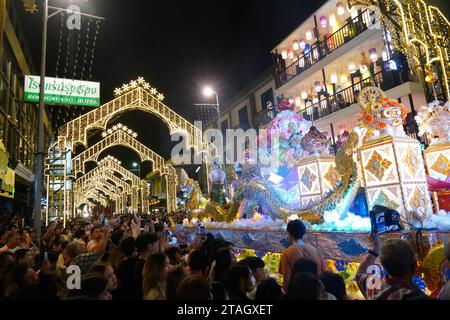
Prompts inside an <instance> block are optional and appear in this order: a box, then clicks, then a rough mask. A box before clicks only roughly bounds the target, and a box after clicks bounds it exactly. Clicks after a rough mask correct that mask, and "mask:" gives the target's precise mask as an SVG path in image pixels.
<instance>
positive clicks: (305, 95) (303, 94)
mask: <svg viewBox="0 0 450 320" xmlns="http://www.w3.org/2000/svg"><path fill="white" fill-rule="evenodd" d="M302 99H303V100H306V99H308V93H307V92H306V91H303V92H302Z"/></svg>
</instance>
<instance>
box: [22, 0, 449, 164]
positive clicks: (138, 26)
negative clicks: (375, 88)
mask: <svg viewBox="0 0 450 320" xmlns="http://www.w3.org/2000/svg"><path fill="white" fill-rule="evenodd" d="M18 2H19V1H18ZM49 2H50V5H56V6H63V7H64V6H67V5H68V4H70V3H71V2H72V3H76V4H79V5H80V7H81V9H82V12H85V13H90V14H95V15H99V16H103V17H105V18H106V19H107V20H106V21H104V22H102V24H101V27H100V32H99V37H98V42H97V46H96V51H95V59H94V65H93V70H92V74H93V77H92V80H93V81H99V82H101V91H102V103H105V102H107V101H109V100H110V99H111V98H112V97H113V90H114V88H115V87H119V86H121V85H122V84H124V83H128V82H129V81H130V80H133V79H136V78H137V77H138V76H143V77H144V78H145V79H146V80H147V81H148V82H149V83H150V84H151V85H152V86H154V87H156V88H157V89H158V90H159V91H160V92H162V93H164V95H165V96H166V99H165V103H166V105H168V106H169V107H171V108H173V109H174V110H175V111H176V112H178V113H180V114H181V115H182V116H184V117H186V118H187V119H188V120H190V121H193V120H194V115H195V112H194V108H193V106H192V105H193V104H194V103H199V102H205V101H206V100H205V98H203V97H202V93H201V90H202V88H203V86H204V85H206V84H210V85H212V86H213V87H214V88H215V89H216V90H217V92H218V93H219V97H220V100H221V103H222V104H223V103H224V102H226V101H227V100H229V99H231V98H232V97H233V95H234V94H236V93H237V92H238V91H239V90H240V89H242V88H243V87H244V86H245V85H246V84H248V83H249V82H251V81H252V80H253V79H254V78H256V77H257V76H258V75H259V74H260V73H261V72H263V71H264V70H266V69H267V68H268V67H270V66H271V64H272V60H271V55H270V51H271V49H272V48H273V47H275V46H276V45H277V44H278V43H279V42H281V40H282V39H283V38H284V37H286V36H287V35H288V34H289V33H291V32H292V31H293V30H294V29H295V28H296V27H297V26H298V25H299V24H300V23H301V22H302V21H303V20H304V19H305V18H307V17H308V16H309V15H311V14H312V13H313V12H314V11H315V10H316V9H318V8H319V7H320V6H321V5H322V4H323V3H324V2H325V1H323V0H303V1H302V0H240V1H234V0H226V1H224V0H221V1H219V0H214V1H211V0H209V1H206V0H197V1H193V0H191V1H180V0H177V1H175V0H164V1H157V0H150V1H149V0H147V1H144V0H139V1H138V0H126V1H124V0H103V1H101V0H87V1H85V0H78V1H76V0H49ZM427 2H428V3H430V4H431V3H433V4H438V6H439V7H440V8H441V9H442V10H443V11H444V12H445V13H446V14H447V16H449V17H450V4H449V1H448V0H428V1H427ZM21 20H22V22H23V26H24V28H25V30H26V36H27V40H28V42H29V47H30V49H31V51H32V55H33V57H34V60H35V62H36V63H35V64H36V66H38V65H39V64H38V63H37V62H38V61H39V59H40V33H41V23H40V18H39V16H37V15H36V16H31V15H25V14H24V13H21ZM59 23H60V21H59V19H58V17H55V18H53V19H52V21H51V22H50V23H49V40H48V65H47V76H54V75H55V70H56V63H55V61H56V57H57V55H58V43H59V41H58V38H59V30H60V24H59ZM84 26H85V25H83V26H82V27H84ZM72 48H73V47H72ZM62 55H64V52H63V53H62ZM72 108H73V107H72ZM116 122H122V123H126V124H128V125H129V126H130V127H131V128H133V129H134V130H135V131H137V132H138V133H139V136H140V140H141V141H142V142H143V143H144V144H146V145H147V146H149V147H150V148H152V149H154V150H155V151H156V152H159V153H160V154H161V155H162V156H164V157H168V156H169V155H170V149H169V148H167V140H168V139H169V137H168V130H167V129H166V128H165V126H164V125H163V124H162V123H160V122H159V121H158V120H157V119H156V118H154V117H153V116H150V115H146V114H145V113H141V112H132V113H131V114H129V115H127V116H123V117H121V118H119V119H117V121H116ZM96 139H98V137H94V140H96ZM117 154H120V153H117ZM130 157H131V158H133V156H130ZM125 158H127V159H125ZM125 158H124V159H123V160H124V161H127V162H130V161H134V160H130V159H131V158H129V157H127V156H125Z"/></svg>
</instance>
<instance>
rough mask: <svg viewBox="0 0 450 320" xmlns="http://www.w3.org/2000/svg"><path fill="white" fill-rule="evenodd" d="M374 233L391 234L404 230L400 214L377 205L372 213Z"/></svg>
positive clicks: (371, 219) (371, 221)
mask: <svg viewBox="0 0 450 320" xmlns="http://www.w3.org/2000/svg"><path fill="white" fill-rule="evenodd" d="M370 223H371V228H372V233H373V234H375V233H389V232H396V231H401V230H403V226H402V224H401V221H400V213H398V211H396V210H394V209H390V208H387V207H384V206H380V205H376V206H374V207H373V209H372V210H371V211H370Z"/></svg>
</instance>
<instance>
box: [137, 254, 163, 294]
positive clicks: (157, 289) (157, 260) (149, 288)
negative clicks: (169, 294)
mask: <svg viewBox="0 0 450 320" xmlns="http://www.w3.org/2000/svg"><path fill="white" fill-rule="evenodd" d="M169 266H170V262H169V258H168V257H167V256H166V255H165V254H164V253H161V252H158V253H154V254H152V255H151V256H149V257H148V258H147V261H146V262H145V265H144V271H143V274H142V275H143V279H144V281H143V293H144V300H165V299H166V281H167V274H168V273H169Z"/></svg>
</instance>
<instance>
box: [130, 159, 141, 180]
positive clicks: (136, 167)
mask: <svg viewBox="0 0 450 320" xmlns="http://www.w3.org/2000/svg"><path fill="white" fill-rule="evenodd" d="M131 165H132V166H133V170H134V171H137V172H139V178H141V166H140V165H139V163H138V162H133V163H132V164H131Z"/></svg>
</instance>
